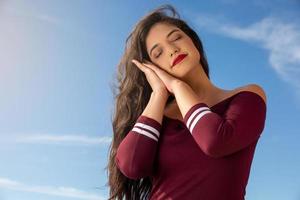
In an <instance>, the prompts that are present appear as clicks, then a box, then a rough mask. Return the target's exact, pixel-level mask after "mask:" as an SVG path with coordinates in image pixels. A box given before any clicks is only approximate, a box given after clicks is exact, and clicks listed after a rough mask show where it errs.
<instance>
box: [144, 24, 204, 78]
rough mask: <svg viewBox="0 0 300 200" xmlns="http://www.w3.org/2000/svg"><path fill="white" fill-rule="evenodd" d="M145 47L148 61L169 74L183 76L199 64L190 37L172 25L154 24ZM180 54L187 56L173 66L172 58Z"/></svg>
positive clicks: (198, 55) (197, 52)
mask: <svg viewBox="0 0 300 200" xmlns="http://www.w3.org/2000/svg"><path fill="white" fill-rule="evenodd" d="M146 47H147V53H148V55H149V57H150V59H151V60H150V61H151V62H152V63H154V64H156V65H157V66H158V67H160V68H162V69H164V70H165V71H167V72H169V73H170V74H173V75H178V76H183V74H184V73H185V72H187V71H190V70H191V69H192V68H193V67H199V65H200V63H199V61H200V54H199V51H198V49H197V48H196V47H195V45H194V43H193V41H192V39H191V38H190V37H189V36H188V35H186V34H185V33H184V32H183V31H182V30H180V29H179V28H177V27H176V26H174V25H169V24H166V23H157V24H155V25H154V26H153V27H152V28H151V29H150V31H149V33H148V35H147V38H146ZM180 54H187V56H186V57H185V58H184V59H183V60H181V62H179V63H177V64H176V65H174V66H173V61H174V59H175V58H176V57H177V56H178V55H180Z"/></svg>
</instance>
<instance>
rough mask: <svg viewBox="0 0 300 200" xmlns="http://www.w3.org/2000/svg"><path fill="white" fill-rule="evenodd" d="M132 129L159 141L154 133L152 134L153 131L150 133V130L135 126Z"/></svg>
mask: <svg viewBox="0 0 300 200" xmlns="http://www.w3.org/2000/svg"><path fill="white" fill-rule="evenodd" d="M132 131H135V132H137V133H139V134H142V135H145V136H147V137H149V138H152V139H153V140H155V141H158V139H157V138H156V137H155V136H154V135H152V134H151V133H149V132H148V131H146V130H143V129H140V128H137V127H134V128H133V129H132Z"/></svg>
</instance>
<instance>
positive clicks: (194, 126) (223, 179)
mask: <svg viewBox="0 0 300 200" xmlns="http://www.w3.org/2000/svg"><path fill="white" fill-rule="evenodd" d="M265 119H266V105H265V102H264V100H263V99H262V97H261V96H259V95H258V94H256V93H254V92H251V91H240V92H238V93H236V94H234V95H232V96H231V97H229V98H226V99H224V100H223V101H221V102H219V103H217V104H216V105H214V106H212V107H210V108H209V107H208V106H207V104H205V103H197V104H195V105H194V106H192V107H191V108H190V109H189V110H188V112H187V113H186V115H185V116H184V118H183V120H184V121H183V122H182V121H181V120H179V119H173V118H169V117H167V116H164V118H163V122H162V125H161V124H160V123H159V122H158V121H156V120H154V119H152V118H149V117H146V116H143V115H140V116H139V118H138V119H137V121H136V124H135V126H134V127H133V128H132V130H131V131H130V132H129V133H128V134H127V135H126V137H125V138H124V139H123V140H122V142H121V143H120V146H119V148H118V150H117V155H116V160H115V161H116V164H117V166H118V168H119V169H120V171H121V172H122V173H123V174H124V175H125V176H126V177H128V178H130V179H139V178H144V177H148V176H149V177H150V178H152V181H153V182H152V190H151V193H150V199H151V200H166V199H174V200H177V199H180V200H194V199H197V200H198V199H200V200H202V199H203V200H220V199H222V200H243V199H244V197H245V195H246V185H247V182H248V177H249V172H250V168H251V163H252V159H253V154H254V152H255V147H256V144H257V142H258V139H259V137H260V135H261V133H262V131H263V129H264V126H265Z"/></svg>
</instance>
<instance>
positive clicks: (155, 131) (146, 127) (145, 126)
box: [135, 122, 159, 137]
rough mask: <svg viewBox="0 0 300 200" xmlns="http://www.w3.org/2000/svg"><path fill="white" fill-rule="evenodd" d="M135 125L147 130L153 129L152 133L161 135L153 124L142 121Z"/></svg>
mask: <svg viewBox="0 0 300 200" xmlns="http://www.w3.org/2000/svg"><path fill="white" fill-rule="evenodd" d="M135 126H137V127H141V128H144V129H147V130H149V131H151V132H152V133H154V134H155V135H156V136H157V137H159V131H158V130H156V129H155V128H153V127H152V126H149V125H147V124H143V123H140V122H137V123H136V124H135Z"/></svg>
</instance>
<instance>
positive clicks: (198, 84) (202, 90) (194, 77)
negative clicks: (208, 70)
mask: <svg viewBox="0 0 300 200" xmlns="http://www.w3.org/2000/svg"><path fill="white" fill-rule="evenodd" d="M183 79H184V81H185V82H186V83H187V84H188V85H189V86H190V87H191V88H192V89H193V90H194V91H195V93H196V94H197V95H198V96H199V97H200V99H201V100H203V101H204V102H212V101H214V100H215V99H216V98H218V97H220V95H222V94H224V92H225V91H226V90H224V89H221V88H218V87H217V86H215V85H214V84H213V83H212V82H211V81H210V80H209V79H208V77H207V75H206V74H205V72H204V70H203V68H202V66H201V65H200V66H199V67H195V68H194V70H193V71H191V72H190V73H189V74H187V75H186V76H185V77H184V78H183Z"/></svg>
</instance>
